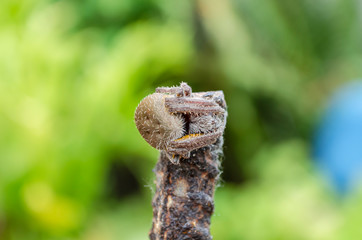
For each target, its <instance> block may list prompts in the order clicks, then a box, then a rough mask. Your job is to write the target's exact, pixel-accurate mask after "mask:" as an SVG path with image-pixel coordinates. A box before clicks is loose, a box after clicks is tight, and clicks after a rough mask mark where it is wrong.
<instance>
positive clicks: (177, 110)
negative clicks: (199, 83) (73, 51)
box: [135, 83, 227, 164]
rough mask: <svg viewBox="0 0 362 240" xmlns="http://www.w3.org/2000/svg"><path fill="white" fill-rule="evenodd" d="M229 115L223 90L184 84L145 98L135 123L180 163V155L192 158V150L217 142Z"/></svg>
mask: <svg viewBox="0 0 362 240" xmlns="http://www.w3.org/2000/svg"><path fill="white" fill-rule="evenodd" d="M226 116H227V112H226V104H225V100H224V94H223V92H222V91H215V92H198V93H192V89H191V87H190V86H189V85H187V84H186V83H181V85H180V86H179V87H160V88H157V89H156V92H155V93H153V94H151V95H148V96H147V97H145V98H144V99H143V100H142V101H141V102H140V104H139V105H138V107H137V109H136V112H135V122H136V126H137V129H138V131H139V132H140V134H141V135H142V137H143V138H144V139H145V140H146V141H147V142H148V143H149V144H150V145H151V146H152V147H154V148H156V149H159V150H161V151H165V152H166V154H167V155H168V157H169V159H170V160H171V162H173V163H175V164H177V163H178V162H179V159H180V157H182V158H189V157H190V152H191V151H193V150H195V149H198V148H202V147H205V146H208V145H210V144H213V143H215V142H216V140H217V139H218V138H219V137H221V136H222V134H223V132H224V128H225V124H226Z"/></svg>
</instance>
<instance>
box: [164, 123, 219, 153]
mask: <svg viewBox="0 0 362 240" xmlns="http://www.w3.org/2000/svg"><path fill="white" fill-rule="evenodd" d="M223 131H224V129H219V130H218V131H216V132H212V133H206V134H189V135H186V136H184V137H182V138H179V139H176V140H173V141H171V142H170V143H169V145H168V147H167V152H168V153H169V154H177V155H181V156H182V157H186V158H188V157H189V154H190V152H191V151H192V150H195V149H198V148H202V147H206V146H208V145H210V144H213V143H215V142H216V140H217V139H218V138H219V137H221V136H222V134H223Z"/></svg>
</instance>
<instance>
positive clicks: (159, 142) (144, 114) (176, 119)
mask: <svg viewBox="0 0 362 240" xmlns="http://www.w3.org/2000/svg"><path fill="white" fill-rule="evenodd" d="M166 97H167V95H164V94H162V93H154V94H151V95H148V96H147V97H145V98H144V99H143V100H142V101H141V102H140V104H139V105H138V107H137V109H136V112H135V123H136V126H137V129H138V131H139V132H140V133H141V135H142V137H143V138H144V139H145V140H146V141H147V142H148V143H149V144H150V145H151V146H152V147H154V148H156V149H159V150H166V149H167V145H168V143H169V142H170V141H171V140H174V139H177V138H180V137H182V136H183V135H184V125H185V123H184V119H183V118H182V116H181V115H178V114H171V113H170V112H169V111H168V110H167V109H166V108H165V98H166Z"/></svg>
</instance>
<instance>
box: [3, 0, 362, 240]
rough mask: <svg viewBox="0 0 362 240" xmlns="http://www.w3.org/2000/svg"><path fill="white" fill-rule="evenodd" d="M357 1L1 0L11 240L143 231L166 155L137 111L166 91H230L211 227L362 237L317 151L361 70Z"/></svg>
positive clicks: (228, 231) (293, 237) (6, 221)
mask: <svg viewBox="0 0 362 240" xmlns="http://www.w3.org/2000/svg"><path fill="white" fill-rule="evenodd" d="M361 6H362V5H361V2H360V1H357V0H356V1H354V0H334V1H325V0H324V1H323V0H320V1H312V0H301V1H288V0H193V1H190V0H182V1H169V0H83V1H81V0H62V1H55V0H40V1H36V0H17V1H15V0H1V2H0V55H1V56H0V239H4V240H18V239H20V240H22V239H24V240H33V239H34V240H35V239H52V240H53V239H54V240H55V239H67V240H73V239H81V240H113V239H114V240H116V239H128V240H133V239H134V240H142V239H147V235H148V231H149V229H150V227H151V221H152V209H151V198H152V195H153V189H154V186H153V178H154V175H153V172H152V169H153V167H154V165H155V163H156V160H157V157H158V152H157V150H155V149H152V148H151V147H150V146H149V145H147V143H146V142H145V141H144V140H143V139H142V137H141V136H140V135H139V133H138V132H137V129H136V127H135V124H134V122H133V114H134V110H135V108H136V106H137V104H138V103H139V101H140V100H141V99H142V98H143V97H144V96H146V95H148V94H150V93H152V92H153V91H154V89H155V87H157V86H172V85H178V84H179V83H180V82H181V81H185V82H188V83H189V84H190V85H191V86H192V87H193V90H194V91H207V90H223V91H224V93H225V95H226V100H227V103H228V111H229V118H228V123H227V129H226V133H225V148H224V153H225V156H224V159H223V175H222V181H221V183H220V187H219V188H218V189H217V191H216V195H215V204H216V209H215V214H214V216H213V218H212V226H211V232H212V235H213V236H214V239H225V240H234V239H235V240H243V239H246V240H339V239H346V240H351V239H352V240H353V239H362V228H361V226H360V224H361V221H362V214H360V212H361V211H362V196H361V194H358V193H354V194H352V195H350V196H348V197H347V198H346V199H344V200H343V201H341V199H339V198H338V197H337V196H336V194H335V193H334V192H333V191H332V189H331V187H330V186H329V185H328V184H327V183H326V181H325V179H324V178H323V177H322V176H321V175H320V174H319V173H318V172H317V170H316V169H315V167H314V165H313V161H312V158H311V142H312V138H313V133H314V130H315V128H316V126H317V123H318V121H319V118H320V116H321V114H322V113H323V109H324V108H325V104H326V101H327V100H328V97H329V96H330V95H331V93H333V92H334V90H335V89H336V88H337V87H338V86H340V85H341V84H343V83H344V82H346V81H347V80H349V79H354V78H357V77H359V76H362V68H361V63H362V45H361V44H360V43H361V40H362V31H361V30H362V27H361V22H362V13H361V11H362V10H361V9H362V8H361Z"/></svg>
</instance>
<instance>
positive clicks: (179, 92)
mask: <svg viewBox="0 0 362 240" xmlns="http://www.w3.org/2000/svg"><path fill="white" fill-rule="evenodd" d="M156 93H167V94H175V95H176V97H184V96H185V97H191V95H192V89H191V87H190V86H189V85H188V84H187V83H184V82H182V83H181V84H180V86H179V87H158V88H156Z"/></svg>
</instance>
